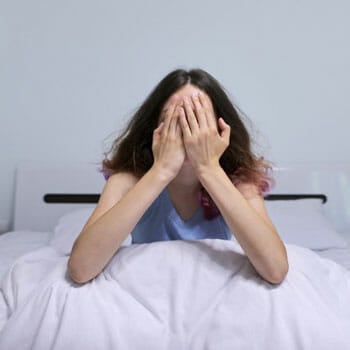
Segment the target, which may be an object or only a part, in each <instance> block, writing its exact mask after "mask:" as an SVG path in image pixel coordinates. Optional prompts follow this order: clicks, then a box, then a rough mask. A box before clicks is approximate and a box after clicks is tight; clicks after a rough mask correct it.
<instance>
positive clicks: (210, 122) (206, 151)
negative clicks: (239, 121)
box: [179, 92, 231, 172]
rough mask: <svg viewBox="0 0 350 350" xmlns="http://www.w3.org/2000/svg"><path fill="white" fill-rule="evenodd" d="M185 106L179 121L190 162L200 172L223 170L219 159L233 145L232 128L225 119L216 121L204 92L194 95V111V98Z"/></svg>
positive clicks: (185, 103) (186, 99)
mask: <svg viewBox="0 0 350 350" xmlns="http://www.w3.org/2000/svg"><path fill="white" fill-rule="evenodd" d="M183 102H184V103H183V105H184V109H180V116H179V118H180V126H181V129H182V135H183V140H184V145H185V150H186V154H187V157H188V159H189V161H190V162H191V164H192V166H193V167H194V168H195V170H196V171H197V172H198V171H200V170H201V169H203V168H205V167H211V166H219V159H220V157H221V155H222V154H223V153H224V151H225V150H226V148H227V147H228V145H229V143H230V131H231V128H230V126H229V125H228V124H226V123H225V121H224V120H223V119H222V118H219V119H218V121H216V117H215V114H214V110H213V108H212V106H211V103H210V101H209V98H208V97H207V96H205V95H204V94H203V93H202V92H200V93H199V94H194V95H192V103H193V106H194V108H192V105H191V99H190V98H188V97H184V98H183ZM218 127H219V128H220V132H219V130H218Z"/></svg>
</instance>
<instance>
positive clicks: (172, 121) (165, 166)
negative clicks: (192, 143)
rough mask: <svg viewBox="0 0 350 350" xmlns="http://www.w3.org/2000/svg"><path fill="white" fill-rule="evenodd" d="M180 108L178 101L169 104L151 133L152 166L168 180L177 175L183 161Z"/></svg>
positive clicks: (183, 149) (183, 150) (183, 148)
mask: <svg viewBox="0 0 350 350" xmlns="http://www.w3.org/2000/svg"><path fill="white" fill-rule="evenodd" d="M180 108H183V107H182V106H181V105H180V102H179V101H177V102H172V103H171V104H169V106H168V107H167V108H166V110H165V112H164V115H162V116H161V118H160V120H161V122H160V124H159V125H158V127H157V128H156V129H155V130H154V131H153V143H152V151H153V157H154V164H153V165H154V166H156V167H157V168H158V169H159V170H160V171H163V172H164V174H165V175H166V176H169V179H170V180H172V179H173V178H174V177H175V176H176V175H177V173H178V172H179V170H180V169H181V167H182V164H183V162H184V160H185V147H184V143H183V138H182V130H181V126H180V121H179V114H180ZM162 117H164V119H163V120H162Z"/></svg>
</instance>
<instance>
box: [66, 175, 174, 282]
mask: <svg viewBox="0 0 350 350" xmlns="http://www.w3.org/2000/svg"><path fill="white" fill-rule="evenodd" d="M136 181H137V179H135V178H134V177H133V175H131V174H125V173H119V174H115V175H113V176H111V177H110V178H109V179H108V181H107V183H106V185H105V188H104V190H103V192H102V194H101V197H100V201H99V203H98V205H97V206H96V209H95V210H94V212H93V213H92V215H91V217H90V218H89V220H88V221H87V223H86V224H85V226H84V228H83V230H82V232H81V233H80V235H79V236H78V238H77V240H76V241H75V243H74V246H73V249H72V252H71V256H70V259H69V261H68V271H69V274H70V276H71V278H72V279H73V280H75V281H76V282H78V283H84V282H87V281H89V280H90V279H92V278H94V277H96V275H97V274H99V273H100V272H101V271H102V269H103V268H104V267H105V266H106V264H107V263H108V261H109V260H110V259H111V258H112V256H113V255H114V254H115V253H116V251H117V250H118V249H119V247H120V245H121V243H122V242H123V240H124V239H125V238H126V237H127V235H128V234H129V233H130V232H131V231H132V229H133V228H134V227H135V225H136V224H137V222H138V221H139V219H140V218H141V216H142V215H143V214H144V212H145V211H146V210H147V208H148V207H149V206H150V205H151V203H152V202H153V201H154V200H155V198H157V196H158V195H159V194H160V192H161V191H162V189H163V188H164V187H165V186H166V185H167V182H168V180H167V178H166V177H165V176H162V173H161V172H159V171H157V169H156V168H151V169H150V170H149V171H148V172H147V173H146V174H145V175H144V176H143V177H142V178H141V179H140V180H139V181H138V182H137V183H136ZM135 183H136V184H135ZM133 185H134V186H133Z"/></svg>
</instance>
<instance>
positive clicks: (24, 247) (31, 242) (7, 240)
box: [0, 230, 350, 281]
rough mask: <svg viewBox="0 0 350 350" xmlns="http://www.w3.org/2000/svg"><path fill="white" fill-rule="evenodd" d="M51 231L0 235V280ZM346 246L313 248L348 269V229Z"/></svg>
mask: <svg viewBox="0 0 350 350" xmlns="http://www.w3.org/2000/svg"><path fill="white" fill-rule="evenodd" d="M51 236H52V233H51V232H36V231H29V230H26V231H10V232H7V233H4V234H2V235H0V281H1V279H2V277H3V276H4V274H5V273H6V271H7V270H8V268H9V267H10V265H11V264H12V263H13V262H14V261H15V260H16V259H17V258H19V257H20V256H22V255H24V254H26V253H28V252H30V251H33V250H36V249H38V248H41V247H43V246H45V245H47V244H48V243H49V240H50V238H51ZM344 237H345V239H346V240H347V241H348V246H347V247H344V248H336V249H325V250H314V252H316V253H317V254H318V255H320V256H321V257H323V258H326V259H330V260H333V261H335V262H336V263H338V264H340V265H342V266H344V267H345V268H346V269H348V270H350V231H349V232H348V233H347V234H344Z"/></svg>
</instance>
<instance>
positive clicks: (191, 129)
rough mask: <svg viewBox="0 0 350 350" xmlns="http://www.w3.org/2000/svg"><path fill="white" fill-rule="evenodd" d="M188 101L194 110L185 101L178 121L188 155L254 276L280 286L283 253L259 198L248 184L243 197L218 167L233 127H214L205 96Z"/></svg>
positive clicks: (284, 266)
mask: <svg viewBox="0 0 350 350" xmlns="http://www.w3.org/2000/svg"><path fill="white" fill-rule="evenodd" d="M192 101H193V105H194V108H192V107H191V105H190V103H189V102H190V101H189V99H187V98H184V107H185V112H182V113H181V116H180V121H181V128H182V131H183V134H184V144H185V148H186V152H187V155H188V157H189V159H190V161H191V163H192V164H193V166H194V168H195V169H196V172H197V176H198V178H199V180H200V182H201V183H202V185H203V186H204V187H205V188H206V190H207V191H208V193H209V194H210V196H211V197H212V198H213V200H214V201H215V203H216V205H217V206H218V208H219V210H220V212H221V214H222V216H223V217H224V219H225V221H226V223H227V225H228V226H229V228H230V229H231V231H232V232H234V234H235V237H236V238H237V241H238V242H239V243H240V245H241V246H242V248H243V250H244V251H245V253H246V254H247V256H248V258H249V260H250V262H251V263H252V264H253V266H254V267H255V269H256V270H257V272H258V273H259V274H260V275H261V276H262V277H263V278H264V279H265V280H267V281H269V282H271V283H280V282H281V281H282V280H283V279H284V277H285V275H286V274H287V271H288V259H287V253H286V249H285V246H284V244H283V242H282V241H281V239H280V237H279V235H278V232H277V230H276V228H275V227H274V225H273V224H272V222H271V220H270V219H269V217H268V215H267V213H266V210H265V206H264V200H263V198H262V197H261V196H259V195H256V193H255V194H254V190H252V185H250V186H251V189H250V190H248V189H247V186H245V189H244V188H243V186H241V192H242V193H244V192H245V196H243V195H242V194H241V192H240V191H239V190H238V189H237V188H236V187H235V186H234V185H233V184H232V182H231V181H230V179H229V178H228V176H227V175H226V173H225V172H224V170H223V169H222V168H221V166H220V163H219V159H220V157H221V155H222V154H223V152H224V150H225V149H226V148H227V147H228V145H229V143H230V135H231V128H230V126H229V125H228V124H226V123H225V121H224V120H223V118H219V119H218V124H217V123H216V117H215V114H214V110H213V107H212V105H211V102H210V99H209V98H208V97H207V96H205V95H204V93H200V94H198V95H193V96H192ZM218 126H219V128H220V132H219V130H218ZM253 187H254V186H253ZM248 192H253V193H250V194H249V193H248ZM256 192H257V191H256ZM252 194H253V195H252Z"/></svg>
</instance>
